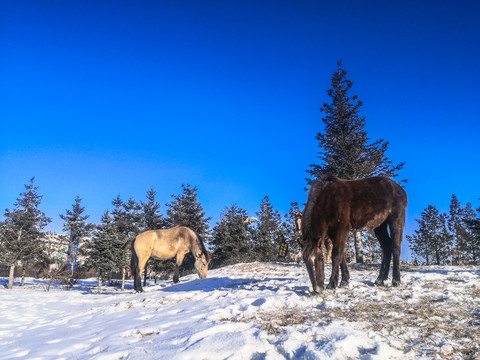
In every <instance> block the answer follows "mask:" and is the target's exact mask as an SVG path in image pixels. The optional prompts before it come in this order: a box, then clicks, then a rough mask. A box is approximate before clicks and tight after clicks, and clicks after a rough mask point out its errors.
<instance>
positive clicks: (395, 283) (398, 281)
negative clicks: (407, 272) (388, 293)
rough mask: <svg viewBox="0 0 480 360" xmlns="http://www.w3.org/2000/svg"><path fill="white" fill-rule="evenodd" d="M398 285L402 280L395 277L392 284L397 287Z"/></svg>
mask: <svg viewBox="0 0 480 360" xmlns="http://www.w3.org/2000/svg"><path fill="white" fill-rule="evenodd" d="M398 285H400V280H395V279H394V280H392V286H395V287H396V286H398Z"/></svg>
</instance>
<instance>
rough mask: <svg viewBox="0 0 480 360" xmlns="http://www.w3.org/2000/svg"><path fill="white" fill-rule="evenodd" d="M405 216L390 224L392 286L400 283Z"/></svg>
mask: <svg viewBox="0 0 480 360" xmlns="http://www.w3.org/2000/svg"><path fill="white" fill-rule="evenodd" d="M404 223H405V217H404V216H403V217H401V216H400V217H399V218H398V219H395V220H394V221H392V223H391V224H390V234H391V236H392V256H393V269H392V286H398V285H400V251H401V247H402V237H403V226H404Z"/></svg>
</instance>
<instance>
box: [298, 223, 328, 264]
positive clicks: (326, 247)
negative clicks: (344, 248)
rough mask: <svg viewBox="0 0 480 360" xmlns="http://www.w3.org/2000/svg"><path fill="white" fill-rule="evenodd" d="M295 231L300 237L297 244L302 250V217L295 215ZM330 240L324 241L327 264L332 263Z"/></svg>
mask: <svg viewBox="0 0 480 360" xmlns="http://www.w3.org/2000/svg"><path fill="white" fill-rule="evenodd" d="M295 230H296V231H297V233H298V234H299V235H300V237H298V238H297V239H298V244H299V245H300V247H301V248H303V237H302V215H300V214H297V215H295ZM332 248H333V244H332V240H330V238H328V237H327V238H326V239H325V250H327V255H326V256H325V257H326V259H327V262H332Z"/></svg>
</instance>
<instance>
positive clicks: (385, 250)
mask: <svg viewBox="0 0 480 360" xmlns="http://www.w3.org/2000/svg"><path fill="white" fill-rule="evenodd" d="M373 231H374V232H375V236H376V237H377V239H378V241H379V242H380V246H381V247H382V265H381V266H380V273H379V274H378V278H377V280H375V285H378V286H384V285H385V283H384V282H385V280H387V279H388V272H389V271H390V261H391V258H392V239H390V236H389V235H388V231H387V222H384V223H383V224H382V225H380V226H379V227H377V228H375V229H374V230H373Z"/></svg>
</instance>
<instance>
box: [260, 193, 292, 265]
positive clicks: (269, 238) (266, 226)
mask: <svg viewBox="0 0 480 360" xmlns="http://www.w3.org/2000/svg"><path fill="white" fill-rule="evenodd" d="M256 215H257V218H258V220H257V221H256V222H255V227H254V236H253V241H254V250H255V254H256V256H257V259H258V260H259V261H275V260H277V256H278V249H279V247H280V244H281V243H282V241H283V240H285V239H284V237H283V234H282V232H281V216H280V214H279V213H278V211H277V210H275V209H274V208H273V206H272V205H271V204H270V199H269V197H268V196H265V197H264V198H263V200H262V203H261V205H260V211H259V212H257V213H256Z"/></svg>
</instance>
